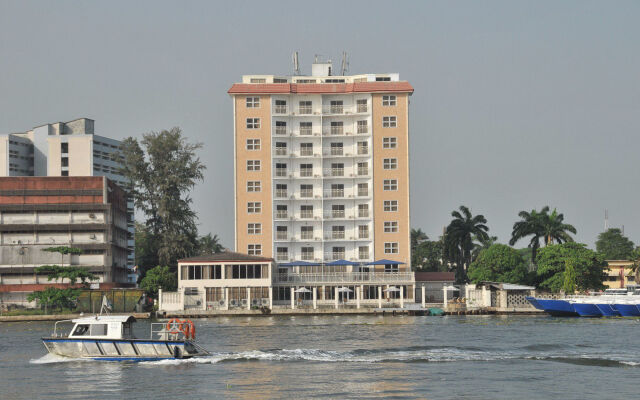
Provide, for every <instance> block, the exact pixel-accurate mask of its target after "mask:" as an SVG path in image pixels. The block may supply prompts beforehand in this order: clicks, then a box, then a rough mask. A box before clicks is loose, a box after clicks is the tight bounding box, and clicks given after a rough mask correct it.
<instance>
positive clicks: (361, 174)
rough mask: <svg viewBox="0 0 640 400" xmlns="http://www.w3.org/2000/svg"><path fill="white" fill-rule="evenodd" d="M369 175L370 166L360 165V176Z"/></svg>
mask: <svg viewBox="0 0 640 400" xmlns="http://www.w3.org/2000/svg"><path fill="white" fill-rule="evenodd" d="M367 175H369V168H364V167H358V176H367Z"/></svg>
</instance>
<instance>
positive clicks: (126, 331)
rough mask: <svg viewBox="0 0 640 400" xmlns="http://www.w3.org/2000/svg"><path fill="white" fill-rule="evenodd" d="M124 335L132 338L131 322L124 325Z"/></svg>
mask: <svg viewBox="0 0 640 400" xmlns="http://www.w3.org/2000/svg"><path fill="white" fill-rule="evenodd" d="M122 337H123V338H130V337H131V323H130V322H127V323H126V324H123V325H122Z"/></svg>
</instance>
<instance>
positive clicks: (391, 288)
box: [384, 286, 400, 292]
mask: <svg viewBox="0 0 640 400" xmlns="http://www.w3.org/2000/svg"><path fill="white" fill-rule="evenodd" d="M384 291H385V292H399V291H400V289H398V288H397V287H395V286H389V288H388V289H385V290H384Z"/></svg>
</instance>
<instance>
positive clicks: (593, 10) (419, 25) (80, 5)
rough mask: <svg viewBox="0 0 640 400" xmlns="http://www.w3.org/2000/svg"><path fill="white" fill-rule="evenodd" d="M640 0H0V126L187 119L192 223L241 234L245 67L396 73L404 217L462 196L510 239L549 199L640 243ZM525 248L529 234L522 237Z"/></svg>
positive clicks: (108, 130) (135, 128) (446, 211)
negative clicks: (407, 200) (406, 173)
mask: <svg viewBox="0 0 640 400" xmlns="http://www.w3.org/2000/svg"><path fill="white" fill-rule="evenodd" d="M638 21H640V2H638V1H635V2H627V1H616V2H606V1H600V2H588V1H575V2H573V1H562V2H558V1H549V2H541V1H535V2H534V1H482V2H479V1H470V2H462V1H458V2H454V1H440V2H427V1H420V2H417V1H416V2H408V1H406V2H389V1H384V2H375V1H362V2H360V1H336V2H334V1H322V2H309V3H306V2H303V1H291V2H282V1H256V2H244V1H229V2H225V3H222V2H220V3H216V2H212V1H208V2H195V1H190V2H158V1H149V2H142V1H135V2H133V1H126V2H115V1H109V2H100V3H98V2H91V1H43V2H28V1H6V0H0V132H2V133H8V132H17V131H24V130H27V129H30V128H32V127H34V126H37V125H40V124H43V123H47V122H55V121H68V120H72V119H75V118H79V117H88V118H92V119H95V121H96V133H97V134H100V135H104V136H109V137H113V138H116V139H122V138H125V137H127V136H138V137H139V136H140V135H141V134H142V133H144V132H148V131H153V130H160V129H164V128H170V127H173V126H180V127H181V128H182V129H183V131H184V133H185V134H186V136H187V137H188V138H189V139H190V140H192V141H198V142H203V143H204V149H203V151H202V152H201V153H200V156H201V158H202V160H203V161H204V163H205V164H206V165H207V172H206V179H205V181H204V182H203V183H201V184H200V185H199V186H198V187H197V189H196V190H195V191H194V192H193V198H194V202H195V207H196V209H197V211H198V214H199V216H200V230H201V232H209V231H211V232H214V233H218V234H219V235H220V236H221V237H222V239H223V244H225V245H227V246H232V245H233V243H232V241H233V229H234V228H233V212H232V211H231V210H232V207H233V174H232V169H233V159H232V143H233V138H232V135H233V129H232V103H231V100H230V98H229V96H228V95H227V93H226V91H227V90H228V89H229V87H230V86H231V84H232V83H234V82H236V81H238V80H240V78H241V75H242V74H288V73H290V72H291V61H290V60H291V53H292V51H293V50H298V51H299V52H300V61H301V67H302V70H303V72H307V73H308V72H310V67H311V61H312V59H313V55H314V54H322V55H325V56H327V57H331V58H333V59H334V60H338V58H339V55H340V54H341V52H342V51H343V50H345V51H347V52H348V53H349V57H350V70H349V73H351V74H357V73H376V72H380V73H382V72H399V73H400V78H401V79H406V80H408V81H409V82H411V84H412V85H413V86H414V88H415V93H414V95H413V97H412V99H411V106H410V118H411V120H410V135H411V205H412V209H411V224H412V226H413V227H416V228H417V227H420V228H422V229H423V230H424V231H425V232H427V234H428V235H429V236H430V237H432V238H435V237H437V236H438V235H439V234H441V232H442V228H443V226H445V225H446V224H447V223H448V221H449V220H450V213H451V211H452V210H453V209H454V208H457V207H458V206H459V205H460V204H465V205H467V206H469V207H471V209H472V211H473V212H474V213H482V214H484V215H485V216H486V217H487V219H488V223H489V226H490V228H491V233H492V234H493V235H497V236H498V237H499V239H500V240H501V241H508V239H509V235H510V233H511V227H512V225H513V223H514V221H515V220H516V219H517V213H518V212H519V211H520V210H531V209H532V208H540V207H542V206H544V205H547V204H548V205H550V206H551V207H552V208H553V207H557V208H558V210H560V211H561V212H563V213H564V214H565V219H566V221H567V222H569V223H572V224H573V225H575V226H576V228H577V229H578V235H577V239H578V240H579V241H582V242H585V243H588V244H589V245H593V242H594V241H595V238H596V236H597V234H598V233H599V232H601V231H602V230H603V225H604V210H605V209H608V210H609V219H610V225H611V226H618V227H620V226H622V225H624V228H625V232H626V233H627V235H628V236H629V237H630V238H631V239H632V240H634V241H635V242H640V207H638V196H639V194H640V186H639V185H638V157H637V152H638V150H639V149H640V135H639V133H640V51H639V49H640V47H639V43H640V23H638ZM520 244H521V245H522V246H525V245H526V242H524V241H523V242H522V243H520Z"/></svg>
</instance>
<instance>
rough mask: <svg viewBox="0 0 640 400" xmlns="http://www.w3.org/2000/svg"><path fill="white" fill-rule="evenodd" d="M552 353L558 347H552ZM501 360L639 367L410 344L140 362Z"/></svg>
mask: <svg viewBox="0 0 640 400" xmlns="http://www.w3.org/2000/svg"><path fill="white" fill-rule="evenodd" d="M554 353H555V354H557V353H558V351H557V350H556V351H554ZM501 360H535V361H550V362H562V363H569V364H574V365H584V366H600V367H627V368H628V367H640V362H636V361H630V360H624V359H622V358H620V359H616V358H609V357H603V356H600V355H595V354H593V355H588V354H580V353H575V354H561V355H551V354H549V353H545V352H542V354H538V355H532V354H531V352H530V351H524V352H523V351H504V352H496V351H485V350H480V349H476V348H464V347H435V346H433V347H432V346H425V347H410V348H405V349H358V350H351V351H331V350H319V349H271V350H252V351H243V352H236V353H213V354H212V355H211V356H207V357H198V358H191V359H185V360H161V361H150V362H142V363H140V364H142V365H154V366H157V365H179V364H216V363H223V362H243V361H275V362H296V361H312V362H352V363H393V362H396V363H397V362H400V363H426V362H461V361H475V362H490V361H501Z"/></svg>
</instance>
